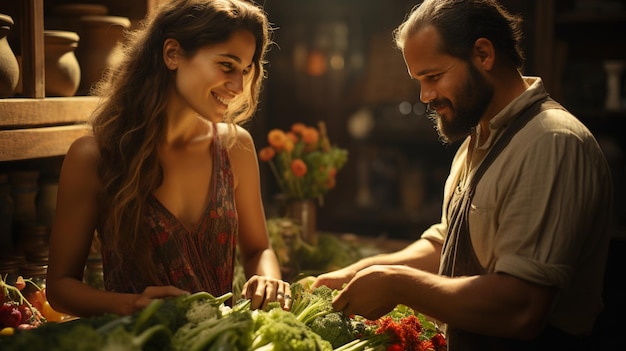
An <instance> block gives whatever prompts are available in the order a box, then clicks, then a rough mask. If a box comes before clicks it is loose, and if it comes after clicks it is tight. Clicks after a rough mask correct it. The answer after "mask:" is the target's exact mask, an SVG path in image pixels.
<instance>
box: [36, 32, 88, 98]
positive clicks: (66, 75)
mask: <svg viewBox="0 0 626 351" xmlns="http://www.w3.org/2000/svg"><path fill="white" fill-rule="evenodd" d="M79 40H80V37H79V36H78V34H77V33H75V32H68V31H60V30H45V31H44V49H45V57H46V58H45V72H46V73H45V77H46V95H47V96H74V95H75V94H76V91H77V90H78V85H79V84H80V65H79V64H78V60H77V59H76V55H75V54H74V52H75V50H76V48H77V47H78V41H79Z"/></svg>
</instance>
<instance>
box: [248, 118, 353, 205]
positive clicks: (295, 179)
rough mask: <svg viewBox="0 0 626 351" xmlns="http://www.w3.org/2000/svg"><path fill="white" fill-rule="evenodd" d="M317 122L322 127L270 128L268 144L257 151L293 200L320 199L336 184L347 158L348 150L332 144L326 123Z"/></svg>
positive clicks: (282, 189) (282, 188)
mask: <svg viewBox="0 0 626 351" xmlns="http://www.w3.org/2000/svg"><path fill="white" fill-rule="evenodd" d="M318 125H319V130H318V129H317V128H315V127H311V126H307V125H306V124H304V123H294V124H293V125H292V126H291V129H289V130H287V131H283V130H280V129H271V130H270V131H269V133H268V134H267V140H268V142H269V145H268V146H266V147H265V148H262V149H260V151H259V152H258V158H259V160H260V161H261V162H265V163H267V164H268V166H269V168H270V170H271V172H272V174H273V175H274V178H275V179H276V181H277V182H278V186H279V187H280V190H281V191H282V192H283V193H284V194H285V195H286V196H287V197H288V198H290V199H312V198H318V199H320V198H321V197H322V196H323V195H324V194H326V192H327V191H328V190H330V189H332V188H334V187H335V185H336V179H335V175H336V174H337V171H338V170H340V169H341V168H342V167H343V165H344V163H345V162H346V160H347V158H348V152H347V150H344V149H340V148H338V147H335V146H331V145H330V142H329V141H328V136H327V135H326V126H325V124H324V122H319V123H318ZM324 142H326V143H324ZM324 145H326V147H324Z"/></svg>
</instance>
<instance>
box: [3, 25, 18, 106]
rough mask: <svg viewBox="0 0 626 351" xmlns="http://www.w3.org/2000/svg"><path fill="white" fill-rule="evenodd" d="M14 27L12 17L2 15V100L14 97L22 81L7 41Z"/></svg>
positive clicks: (15, 59)
mask: <svg viewBox="0 0 626 351" xmlns="http://www.w3.org/2000/svg"><path fill="white" fill-rule="evenodd" d="M13 25H14V22H13V18H12V17H11V16H9V15H5V14H1V13H0V98H4V97H9V96H12V95H13V93H14V92H15V89H16V88H17V83H18V81H19V79H20V68H19V65H18V62H17V58H16V57H15V54H14V53H13V50H11V47H10V46H9V42H8V39H7V36H8V35H9V33H10V32H11V29H12V28H13Z"/></svg>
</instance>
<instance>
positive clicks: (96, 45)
mask: <svg viewBox="0 0 626 351" xmlns="http://www.w3.org/2000/svg"><path fill="white" fill-rule="evenodd" d="M130 24H131V23H130V19H128V18H126V17H119V16H82V17H81V18H80V28H81V29H80V35H81V38H82V39H81V45H80V46H79V47H78V49H77V51H76V56H77V57H78V62H80V65H81V68H82V71H81V72H82V78H81V83H80V87H79V94H80V95H83V94H85V95H86V94H89V91H90V89H91V87H92V86H93V84H94V83H97V82H98V81H99V80H100V78H102V75H103V73H104V72H105V70H106V69H107V68H108V67H110V66H112V65H114V64H115V63H116V62H117V60H118V59H119V54H118V51H117V48H118V46H119V45H118V44H120V43H121V42H122V41H123V39H124V32H125V31H126V30H127V29H129V28H130Z"/></svg>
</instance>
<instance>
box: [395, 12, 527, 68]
mask: <svg viewBox="0 0 626 351" xmlns="http://www.w3.org/2000/svg"><path fill="white" fill-rule="evenodd" d="M521 23H522V18H521V16H519V15H513V14H511V13H509V12H508V11H507V10H506V9H505V8H504V7H503V6H502V5H500V4H499V3H498V2H497V1H496V0H425V1H424V2H422V3H421V4H418V5H416V6H415V7H413V9H412V10H411V12H410V13H409V15H408V17H407V18H406V20H405V21H404V22H403V23H402V24H400V26H398V28H396V30H395V31H394V39H395V42H396V45H397V46H398V48H400V50H403V49H404V43H405V42H406V40H407V39H409V38H410V37H411V36H412V35H414V34H415V33H417V32H418V31H419V30H420V29H422V28H424V27H426V26H433V27H434V28H435V29H436V30H437V31H438V32H439V34H440V35H441V38H442V42H441V47H440V48H439V49H440V50H441V51H442V52H444V53H447V54H449V55H452V56H455V57H458V58H461V59H463V60H467V59H468V58H469V57H470V55H471V52H472V49H473V47H474V43H475V42H476V40H477V39H479V38H486V39H488V40H489V41H491V42H492V43H493V46H494V48H495V50H496V52H498V53H499V54H501V57H505V58H508V60H510V62H511V63H512V64H513V65H515V66H516V67H517V69H518V70H520V71H521V70H522V68H523V66H524V59H525V58H524V52H523V49H522V47H521V40H522V37H523V33H522V28H521Z"/></svg>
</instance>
